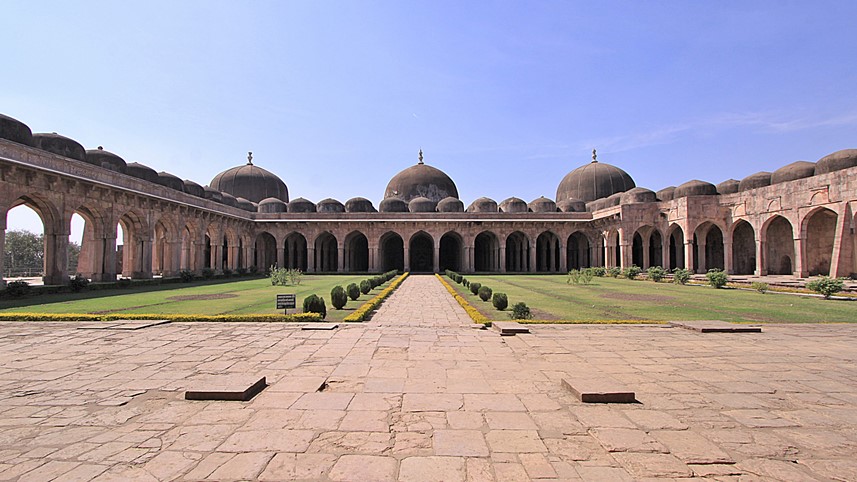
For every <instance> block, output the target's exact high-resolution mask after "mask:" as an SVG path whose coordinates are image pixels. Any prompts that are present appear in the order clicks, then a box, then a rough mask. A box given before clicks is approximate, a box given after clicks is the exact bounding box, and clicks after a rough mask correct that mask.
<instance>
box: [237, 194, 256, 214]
mask: <svg viewBox="0 0 857 482" xmlns="http://www.w3.org/2000/svg"><path fill="white" fill-rule="evenodd" d="M235 200H236V201H237V202H238V208H240V209H243V210H245V211H250V212H256V209H257V207H256V205H255V204H253V203H252V202H251V201H249V200H247V199H244V198H243V197H239V198H235Z"/></svg>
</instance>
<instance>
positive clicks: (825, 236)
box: [801, 207, 839, 276]
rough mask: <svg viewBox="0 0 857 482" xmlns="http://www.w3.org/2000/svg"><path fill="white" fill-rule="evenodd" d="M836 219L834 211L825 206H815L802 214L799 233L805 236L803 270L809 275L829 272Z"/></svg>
mask: <svg viewBox="0 0 857 482" xmlns="http://www.w3.org/2000/svg"><path fill="white" fill-rule="evenodd" d="M838 221H839V216H838V215H837V214H836V212H834V211H833V210H831V209H828V208H825V207H819V208H816V209H814V210H812V211H811V212H809V213H808V214H807V215H806V216H804V218H803V223H802V226H801V233H805V236H806V243H805V252H806V259H805V260H804V270H806V271H808V272H809V275H810V276H815V275H824V276H829V275H830V274H831V273H830V266H831V263H832V261H833V247H834V244H835V239H836V223H837V222H838Z"/></svg>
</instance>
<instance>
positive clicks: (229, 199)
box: [220, 192, 238, 208]
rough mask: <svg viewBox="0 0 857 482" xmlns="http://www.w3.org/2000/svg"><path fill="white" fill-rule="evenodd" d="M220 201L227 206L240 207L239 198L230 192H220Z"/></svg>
mask: <svg viewBox="0 0 857 482" xmlns="http://www.w3.org/2000/svg"><path fill="white" fill-rule="evenodd" d="M220 202H222V203H223V204H225V205H227V206H232V207H234V208H237V207H238V198H236V197H235V196H233V195H232V194H229V193H228V192H221V193H220Z"/></svg>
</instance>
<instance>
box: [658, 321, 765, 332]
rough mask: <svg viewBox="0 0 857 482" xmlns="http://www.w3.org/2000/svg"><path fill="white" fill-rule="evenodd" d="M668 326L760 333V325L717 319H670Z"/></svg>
mask: <svg viewBox="0 0 857 482" xmlns="http://www.w3.org/2000/svg"><path fill="white" fill-rule="evenodd" d="M670 326H674V327H677V328H684V329H686V330H692V331H698V332H700V333H761V332H762V327H761V326H753V325H741V324H737V323H727V322H725V321H719V320H697V321H671V322H670Z"/></svg>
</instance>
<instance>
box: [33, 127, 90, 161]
mask: <svg viewBox="0 0 857 482" xmlns="http://www.w3.org/2000/svg"><path fill="white" fill-rule="evenodd" d="M33 144H34V146H35V147H38V148H39V149H41V150H43V151H48V152H51V153H53V154H56V155H58V156H63V157H68V158H69V159H77V160H78V161H84V162H85V161H86V149H84V148H83V146H82V145H80V144H79V143H78V142H77V141H76V140H74V139H69V138H68V137H64V136H61V135H59V134H33Z"/></svg>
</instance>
